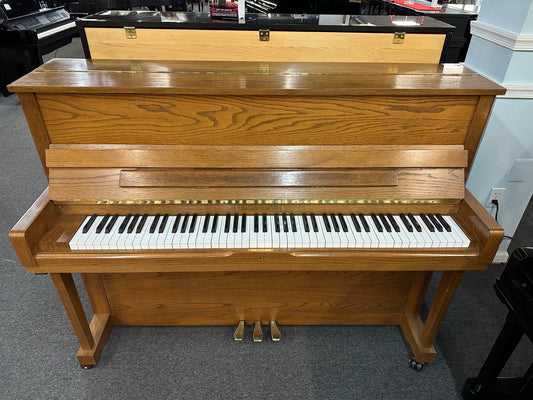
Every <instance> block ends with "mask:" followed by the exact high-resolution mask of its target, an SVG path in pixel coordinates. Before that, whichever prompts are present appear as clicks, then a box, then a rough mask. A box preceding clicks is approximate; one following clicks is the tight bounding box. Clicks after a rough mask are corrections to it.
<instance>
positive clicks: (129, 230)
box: [128, 214, 141, 233]
mask: <svg viewBox="0 0 533 400" xmlns="http://www.w3.org/2000/svg"><path fill="white" fill-rule="evenodd" d="M140 217H141V216H140V215H139V214H135V215H134V216H133V218H132V219H131V222H130V226H128V233H133V230H134V229H135V226H136V225H137V221H138V220H139V218H140Z"/></svg>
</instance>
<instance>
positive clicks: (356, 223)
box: [350, 214, 361, 232]
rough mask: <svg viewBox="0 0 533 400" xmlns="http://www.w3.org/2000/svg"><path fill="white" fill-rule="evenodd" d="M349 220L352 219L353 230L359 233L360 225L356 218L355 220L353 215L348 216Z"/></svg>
mask: <svg viewBox="0 0 533 400" xmlns="http://www.w3.org/2000/svg"><path fill="white" fill-rule="evenodd" d="M350 218H351V219H352V222H353V225H354V226H355V230H356V231H357V232H361V225H359V222H358V221H357V218H355V214H350Z"/></svg>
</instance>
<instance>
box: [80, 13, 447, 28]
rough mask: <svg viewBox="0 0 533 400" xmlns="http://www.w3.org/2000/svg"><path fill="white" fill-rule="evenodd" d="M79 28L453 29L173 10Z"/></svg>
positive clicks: (413, 21)
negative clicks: (231, 18)
mask: <svg viewBox="0 0 533 400" xmlns="http://www.w3.org/2000/svg"><path fill="white" fill-rule="evenodd" d="M77 24H78V26H80V27H110V28H112V27H119V28H123V27H124V26H131V27H136V28H163V29H164V28H167V29H213V30H258V29H270V30H273V31H276V30H277V31H320V32H328V31H329V32H343V31H344V32H398V31H401V32H412V33H415V32H416V33H449V32H452V31H453V30H454V29H455V27H453V26H452V25H448V24H446V23H444V22H441V21H437V20H435V19H433V18H429V17H423V16H404V15H402V16H389V15H337V14H274V13H272V14H271V13H269V14H257V13H247V14H246V15H245V22H244V23H238V22H237V21H229V20H220V19H212V18H211V16H210V14H209V13H186V12H173V11H166V12H162V11H120V10H111V11H102V12H99V13H96V14H93V15H90V16H87V17H84V18H80V19H78V20H77Z"/></svg>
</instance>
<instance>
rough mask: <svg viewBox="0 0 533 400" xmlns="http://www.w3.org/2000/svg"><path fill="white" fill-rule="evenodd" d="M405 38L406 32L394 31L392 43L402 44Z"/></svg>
mask: <svg viewBox="0 0 533 400" xmlns="http://www.w3.org/2000/svg"><path fill="white" fill-rule="evenodd" d="M404 40H405V32H394V39H392V44H402V43H403V41H404Z"/></svg>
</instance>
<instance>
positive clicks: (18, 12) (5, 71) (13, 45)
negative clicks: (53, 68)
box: [0, 0, 78, 96]
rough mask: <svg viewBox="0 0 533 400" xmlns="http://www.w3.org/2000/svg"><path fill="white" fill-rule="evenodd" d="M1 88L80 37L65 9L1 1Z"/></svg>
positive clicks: (73, 20) (30, 3) (33, 3)
mask: <svg viewBox="0 0 533 400" xmlns="http://www.w3.org/2000/svg"><path fill="white" fill-rule="evenodd" d="M0 23H1V25H0V88H1V89H2V91H3V93H4V95H5V96H7V95H8V92H7V90H6V85H7V84H8V83H10V82H12V81H14V80H15V79H17V78H19V77H21V76H22V75H24V74H25V73H27V72H29V71H31V70H32V69H34V68H36V67H38V66H39V65H41V64H42V63H43V58H42V56H43V55H44V54H47V53H50V52H52V51H54V50H56V49H58V48H59V47H61V46H64V45H66V44H68V43H70V42H71V41H72V38H73V37H74V36H76V35H77V34H78V28H77V27H76V22H75V19H74V18H73V17H71V16H70V14H69V13H68V11H67V10H66V9H65V7H53V8H40V4H39V3H38V2H37V1H34V0H23V1H11V0H0Z"/></svg>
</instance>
